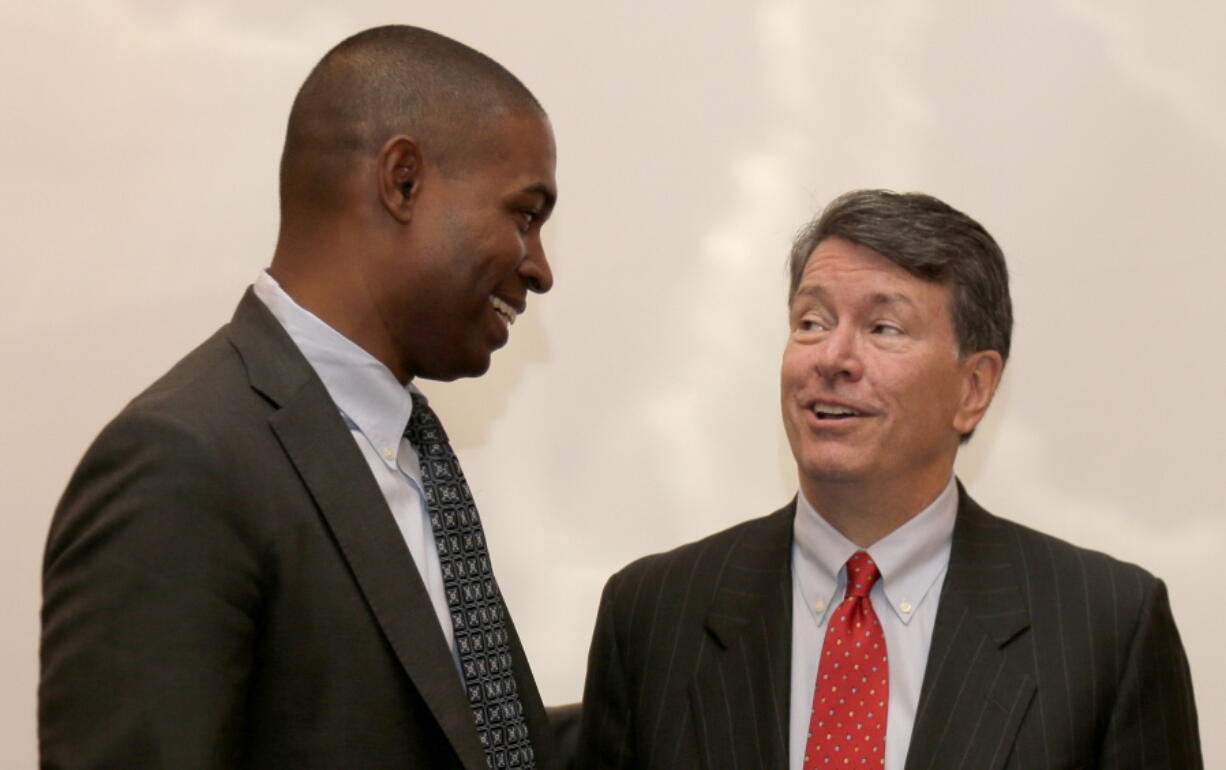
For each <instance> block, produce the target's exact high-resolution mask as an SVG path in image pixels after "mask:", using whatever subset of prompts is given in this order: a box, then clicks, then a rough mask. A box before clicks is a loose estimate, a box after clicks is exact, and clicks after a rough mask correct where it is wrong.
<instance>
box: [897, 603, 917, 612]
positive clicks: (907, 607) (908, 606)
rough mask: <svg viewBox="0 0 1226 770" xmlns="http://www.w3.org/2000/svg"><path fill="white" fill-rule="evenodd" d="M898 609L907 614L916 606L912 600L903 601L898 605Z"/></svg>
mask: <svg viewBox="0 0 1226 770" xmlns="http://www.w3.org/2000/svg"><path fill="white" fill-rule="evenodd" d="M898 609H900V610H902V611H903V613H904V614H906V613H909V612H910V611H911V610H913V609H915V608H914V607H912V606H911V602H903V603H902V604H900V605H898Z"/></svg>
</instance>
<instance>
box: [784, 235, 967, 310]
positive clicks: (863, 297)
mask: <svg viewBox="0 0 1226 770" xmlns="http://www.w3.org/2000/svg"><path fill="white" fill-rule="evenodd" d="M802 298H818V299H827V300H835V299H838V300H840V301H863V302H873V303H875V304H883V303H884V304H889V303H894V302H899V303H903V304H912V305H915V306H918V307H929V306H930V307H931V308H932V309H934V310H935V309H937V308H948V307H949V302H950V299H951V298H952V289H951V288H950V287H949V286H948V285H947V284H943V283H937V282H935V281H926V280H924V279H922V278H920V277H918V276H916V275H912V274H911V273H909V272H907V271H906V270H905V269H903V268H902V267H901V266H899V265H897V264H895V263H894V262H892V261H891V260H889V259H887V258H886V257H884V256H882V255H881V254H880V253H878V252H877V251H874V250H873V249H871V248H869V247H868V246H862V245H860V244H858V243H852V242H851V241H848V240H844V239H843V238H839V237H831V238H826V239H824V240H822V241H821V242H820V243H818V244H817V246H815V247H814V249H813V252H812V253H811V254H810V255H809V259H808V260H807V261H806V262H805V266H804V270H803V271H802V272H801V275H800V282H799V284H798V285H797V289H796V297H794V298H793V301H794V302H795V301H797V300H800V299H802Z"/></svg>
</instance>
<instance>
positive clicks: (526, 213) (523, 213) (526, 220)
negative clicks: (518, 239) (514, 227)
mask: <svg viewBox="0 0 1226 770" xmlns="http://www.w3.org/2000/svg"><path fill="white" fill-rule="evenodd" d="M540 216H541V212H540V211H538V210H536V209H520V211H519V229H520V231H521V232H525V233H526V232H528V231H529V230H531V229H532V225H533V223H535V222H536V220H537V219H539V218H540Z"/></svg>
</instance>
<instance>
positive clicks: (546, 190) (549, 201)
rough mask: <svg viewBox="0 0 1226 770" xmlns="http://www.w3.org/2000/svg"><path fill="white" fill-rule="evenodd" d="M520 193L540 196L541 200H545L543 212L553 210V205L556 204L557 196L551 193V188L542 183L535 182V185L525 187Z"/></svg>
mask: <svg viewBox="0 0 1226 770" xmlns="http://www.w3.org/2000/svg"><path fill="white" fill-rule="evenodd" d="M520 192H521V193H526V194H529V195H531V194H536V195H540V196H541V197H542V198H544V199H545V206H544V210H551V209H553V204H554V203H556V202H557V200H558V194H557V193H556V192H554V191H553V188H551V187H550V186H549V185H547V184H545V183H544V182H537V183H536V184H530V185H528V186H527V187H525V188H524V189H523V190H521V191H520Z"/></svg>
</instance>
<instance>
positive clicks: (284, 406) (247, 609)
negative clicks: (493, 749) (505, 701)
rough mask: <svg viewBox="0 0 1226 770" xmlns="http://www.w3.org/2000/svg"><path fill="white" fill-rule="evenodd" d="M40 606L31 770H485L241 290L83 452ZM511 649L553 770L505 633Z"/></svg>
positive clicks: (374, 534)
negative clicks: (220, 323)
mask: <svg viewBox="0 0 1226 770" xmlns="http://www.w3.org/2000/svg"><path fill="white" fill-rule="evenodd" d="M43 593H44V597H43V599H44V603H43V636H42V651H41V654H42V679H41V682H40V686H39V738H40V748H41V756H42V765H43V767H44V768H125V769H131V768H141V770H147V769H150V768H174V769H175V770H184V769H187V768H218V769H220V768H227V769H228V768H295V770H302V769H304V768H307V769H309V768H321V769H322V768H328V770H335V769H336V768H401V769H403V768H430V769H431V770H433V769H434V768H456V769H458V768H464V770H484V769H485V766H486V763H485V755H484V753H483V751H482V749H481V746H480V744H479V741H478V738H477V733H476V729H475V727H474V723H473V715H472V711H471V710H470V708H469V706H468V702H467V699H466V697H465V693H464V691H463V689H462V687H461V684H460V680H459V675H458V673H457V670H456V665H455V662H454V660H453V658H452V655H451V653H450V651H449V649H448V647H447V644H446V641H445V639H444V636H443V633H442V631H441V630H440V628H439V625H438V621H437V618H436V616H435V613H434V609H433V607H432V605H431V603H430V600H429V597H428V595H427V593H426V589H425V587H424V585H423V584H422V582H421V579H420V576H419V574H418V571H417V568H416V567H415V566H414V564H413V561H412V558H411V557H410V555H409V551H408V548H407V547H406V546H405V543H404V540H403V538H402V537H401V534H400V531H399V530H398V529H397V527H396V525H395V522H394V520H393V519H392V516H391V513H390V511H389V510H388V508H387V505H386V503H385V501H384V499H383V497H382V495H381V493H380V491H379V488H378V486H377V484H376V483H375V481H374V479H373V477H372V476H371V473H370V469H369V468H368V467H367V465H366V462H365V461H364V459H363V458H362V456H361V453H360V452H359V451H358V449H357V447H356V445H355V444H354V441H353V438H352V437H351V435H350V432H349V430H348V429H347V428H346V426H345V424H344V422H343V421H342V419H341V417H340V415H339V413H338V411H337V408H336V406H335V404H333V402H332V401H331V399H330V398H329V396H328V394H327V391H326V390H325V389H324V386H323V383H322V382H320V380H319V379H318V377H317V376H316V375H315V373H314V371H313V370H312V369H311V367H310V365H309V364H308V363H307V361H306V359H305V358H303V356H302V355H301V353H300V352H299V351H298V349H297V347H296V346H295V345H294V344H293V342H292V341H291V340H290V339H289V337H288V335H287V334H286V333H285V331H284V330H283V329H282V327H281V326H280V324H279V323H278V322H277V321H276V319H274V318H273V317H272V315H271V314H270V313H269V312H268V310H267V309H266V308H265V307H264V305H263V303H262V302H260V301H259V300H258V299H257V298H256V297H255V296H254V294H252V293H251V292H250V291H249V292H248V293H247V295H246V296H245V297H244V298H243V300H242V302H241V303H240V304H239V307H238V310H237V311H236V313H235V315H234V318H233V320H232V321H231V322H230V324H228V325H227V326H225V327H223V328H222V329H221V330H220V331H219V332H218V333H217V334H215V335H214V336H213V337H212V338H210V339H209V340H208V341H206V342H205V343H204V344H203V345H201V346H200V347H199V348H197V349H196V350H195V351H193V352H192V353H191V354H189V355H188V356H187V357H186V358H184V359H183V360H182V361H181V362H179V363H178V364H177V365H176V366H175V367H174V368H173V369H172V370H171V371H170V372H169V373H167V374H166V375H165V376H164V377H162V378H161V379H160V380H159V381H158V382H156V383H155V384H154V385H153V386H152V387H150V388H149V389H148V390H147V391H146V392H145V393H143V394H141V395H140V396H139V397H137V398H136V399H135V400H134V401H132V403H130V404H129V405H128V406H127V407H126V408H125V409H124V410H123V412H121V413H120V415H119V416H118V417H117V418H116V419H115V420H114V421H113V422H112V423H111V424H110V425H108V426H107V427H106V428H105V429H104V430H103V432H102V434H101V435H100V436H99V437H98V438H97V440H96V441H95V442H94V444H93V446H92V447H91V448H90V449H89V451H88V452H87V453H86V455H85V458H84V459H83V460H82V461H81V464H80V466H79V467H78V468H77V471H76V473H75V474H74V476H73V477H72V480H71V482H70V483H69V485H68V488H67V490H66V492H65V493H64V497H63V500H62V501H61V503H60V505H59V508H58V509H57V511H56V514H55V518H54V521H53V522H52V526H51V534H50V537H49V540H48V543H47V551H46V556H45V563H44V572H43ZM511 650H512V654H513V656H514V661H515V673H516V679H517V680H518V683H519V688H520V692H521V695H522V699H523V704H524V707H525V710H526V713H527V721H528V727H529V730H530V733H531V736H532V740H533V744H534V746H535V748H536V751H537V755H538V764H537V767H541V768H551V767H552V766H553V764H552V738H551V735H550V733H549V728H548V725H547V722H546V718H545V713H544V709H543V707H542V705H541V701H540V696H539V694H538V693H537V689H536V685H535V683H534V682H533V678H532V673H531V671H530V670H529V668H528V662H527V659H526V657H525V655H524V650H523V648H522V646H521V645H520V642H519V638H518V636H517V635H516V634H515V631H514V628H512V629H511Z"/></svg>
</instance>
